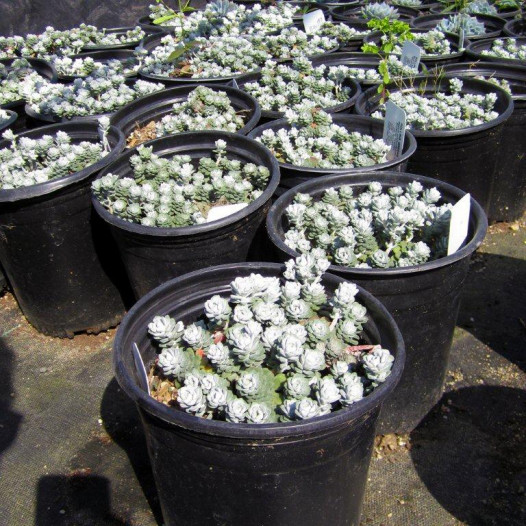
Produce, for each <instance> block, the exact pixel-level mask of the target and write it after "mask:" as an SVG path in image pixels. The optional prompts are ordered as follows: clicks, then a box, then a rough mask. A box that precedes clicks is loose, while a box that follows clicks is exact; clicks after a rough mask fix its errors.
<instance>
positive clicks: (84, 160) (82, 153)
mask: <svg viewBox="0 0 526 526" xmlns="http://www.w3.org/2000/svg"><path fill="white" fill-rule="evenodd" d="M99 128H100V134H101V137H102V142H91V141H81V142H76V141H75V140H74V139H72V138H71V137H70V136H69V135H68V134H67V133H65V132H63V131H59V132H57V133H56V135H42V137H40V138H39V139H30V138H29V137H17V136H16V135H14V134H13V132H12V131H6V132H4V134H3V135H2V137H3V138H4V139H6V140H9V141H11V145H10V147H9V148H2V149H1V150H0V189H2V190H10V189H13V188H20V187H22V186H32V185H34V184H39V183H45V182H47V181H50V180H52V179H58V178H60V177H65V176H67V175H70V174H73V173H76V172H79V171H80V170H83V169H84V168H87V167H88V166H90V165H92V164H94V163H96V162H97V161H99V160H100V159H102V158H103V157H104V156H105V155H106V154H107V153H108V150H109V147H108V143H107V133H108V129H109V120H108V119H101V121H100V125H99Z"/></svg>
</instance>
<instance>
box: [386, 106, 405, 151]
mask: <svg viewBox="0 0 526 526" xmlns="http://www.w3.org/2000/svg"><path fill="white" fill-rule="evenodd" d="M405 121H406V114H405V111H404V110H403V109H402V108H399V107H398V106H397V105H396V104H395V103H394V102H391V101H390V100H388V101H387V102H386V103H385V120H384V134H383V137H382V138H383V140H384V142H385V143H386V144H388V145H389V146H391V151H390V152H389V153H388V154H387V158H388V159H389V160H390V161H392V160H393V159H395V158H396V157H399V156H400V155H401V154H402V150H403V148H404V139H405Z"/></svg>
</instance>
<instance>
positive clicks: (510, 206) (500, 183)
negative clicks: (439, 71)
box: [443, 62, 526, 221]
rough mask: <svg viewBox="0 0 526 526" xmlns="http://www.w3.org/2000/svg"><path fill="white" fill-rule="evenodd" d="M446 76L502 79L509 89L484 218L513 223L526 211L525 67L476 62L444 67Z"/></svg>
mask: <svg viewBox="0 0 526 526" xmlns="http://www.w3.org/2000/svg"><path fill="white" fill-rule="evenodd" d="M443 71H445V72H446V73H449V74H451V73H454V74H455V75H458V76H459V77H479V76H482V77H484V78H486V79H489V78H495V79H497V80H506V81H507V82H508V84H509V85H510V88H511V93H512V98H513V113H512V114H511V117H510V118H509V119H508V120H507V121H506V122H505V123H504V128H503V130H502V135H501V138H500V141H499V143H498V145H497V146H495V149H496V150H497V151H498V161H497V166H496V169H495V172H494V173H495V182H494V183H493V191H492V193H491V198H490V203H489V209H488V218H489V220H490V221H515V220H517V219H520V218H521V217H522V214H523V213H524V211H526V155H524V150H525V148H526V141H525V138H524V131H525V130H526V67H522V66H515V65H508V64H497V63H495V62H477V63H475V64H448V65H447V66H445V67H444V68H443Z"/></svg>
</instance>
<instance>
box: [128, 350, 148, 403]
mask: <svg viewBox="0 0 526 526" xmlns="http://www.w3.org/2000/svg"><path fill="white" fill-rule="evenodd" d="M132 353H133V361H134V362H135V369H137V375H138V376H139V384H140V386H141V388H142V389H144V390H145V391H146V392H147V393H148V394H150V384H149V383H148V375H147V374H146V368H145V367H144V362H143V361H142V356H141V353H140V352H139V347H137V344H136V343H135V342H133V345H132Z"/></svg>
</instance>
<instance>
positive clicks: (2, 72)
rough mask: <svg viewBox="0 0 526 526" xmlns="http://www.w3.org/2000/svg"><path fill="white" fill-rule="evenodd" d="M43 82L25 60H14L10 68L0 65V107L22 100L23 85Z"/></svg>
mask: <svg viewBox="0 0 526 526" xmlns="http://www.w3.org/2000/svg"><path fill="white" fill-rule="evenodd" d="M25 82H28V83H31V84H33V85H35V86H37V85H38V83H40V82H45V79H44V78H43V77H41V76H40V75H39V74H38V73H37V72H36V71H35V70H34V69H33V68H32V67H31V64H30V63H29V62H28V61H27V60H26V59H23V58H22V59H15V60H14V61H13V63H12V64H11V65H10V66H5V65H4V64H0V105H2V104H8V103H10V102H14V101H18V100H22V99H24V98H25V97H24V84H25Z"/></svg>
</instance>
